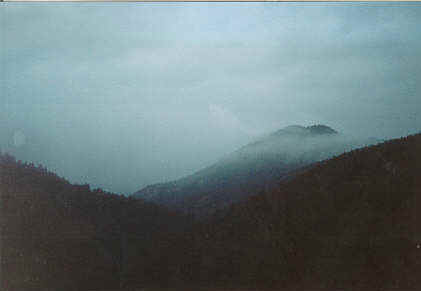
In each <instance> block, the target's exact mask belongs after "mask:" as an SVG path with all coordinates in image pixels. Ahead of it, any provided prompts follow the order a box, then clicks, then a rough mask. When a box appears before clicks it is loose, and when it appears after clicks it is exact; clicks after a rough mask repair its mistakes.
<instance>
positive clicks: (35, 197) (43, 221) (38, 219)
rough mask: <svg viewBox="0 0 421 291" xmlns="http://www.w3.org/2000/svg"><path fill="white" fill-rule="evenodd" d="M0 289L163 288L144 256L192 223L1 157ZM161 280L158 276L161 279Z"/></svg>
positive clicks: (159, 209)
mask: <svg viewBox="0 0 421 291" xmlns="http://www.w3.org/2000/svg"><path fill="white" fill-rule="evenodd" d="M0 207H1V208H0V230H1V237H0V239H1V242H0V248H1V249H0V254H1V269H0V271H1V282H0V289H1V290H5V291H21V290H32V291H41V290H64V291H75V290H108V289H110V288H111V289H117V288H119V287H120V286H122V285H141V286H142V285H144V284H150V282H151V281H154V282H156V274H154V270H153V269H151V265H153V264H152V262H150V261H149V259H148V257H147V256H145V255H143V253H144V252H146V253H150V252H159V250H160V248H161V245H162V244H165V241H162V240H161V239H160V235H162V234H164V233H166V232H172V231H177V230H180V229H181V228H182V227H184V226H185V225H186V220H185V219H184V218H182V217H180V216H178V215H175V214H174V213H172V212H169V211H168V210H166V209H163V208H161V207H159V206H157V205H154V204H152V203H148V202H145V201H144V200H141V199H139V200H137V199H132V198H125V197H123V196H119V195H115V194H112V193H107V192H104V191H102V190H101V189H96V190H90V188H89V185H72V184H70V183H69V182H67V181H66V180H65V179H63V178H61V177H58V176H57V175H55V174H54V173H52V172H50V171H48V170H47V169H46V168H44V167H42V166H35V165H34V164H32V163H23V162H21V161H16V160H15V158H14V157H13V156H10V155H8V154H1V153H0ZM154 276H155V277H154Z"/></svg>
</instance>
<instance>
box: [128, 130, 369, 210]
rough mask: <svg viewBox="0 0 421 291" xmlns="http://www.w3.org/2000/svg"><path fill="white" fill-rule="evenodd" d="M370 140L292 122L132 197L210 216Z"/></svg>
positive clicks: (148, 187)
mask: <svg viewBox="0 0 421 291" xmlns="http://www.w3.org/2000/svg"><path fill="white" fill-rule="evenodd" d="M371 142H373V141H371V140H364V141H362V140H358V139H355V138H350V137H347V136H345V135H343V134H339V133H338V132H336V131H335V130H333V129H332V128H330V127H328V126H326V125H313V126H308V127H304V126H299V125H292V126H288V127H285V128H283V129H280V130H278V131H276V132H274V133H272V134H270V135H267V136H265V137H263V138H261V139H260V140H258V141H255V142H253V143H250V144H248V145H246V146H244V147H242V148H240V149H239V150H237V151H235V152H233V153H231V154H229V155H227V156H225V157H223V158H222V159H221V160H219V161H218V162H216V163H215V164H213V165H211V166H210V167H207V168H205V169H202V170H200V171H198V172H196V173H194V174H193V175H191V176H188V177H185V178H182V179H179V180H176V181H172V182H168V183H160V184H155V185H151V186H147V187H146V188H144V189H142V190H140V191H138V192H136V193H134V194H133V197H136V198H143V199H146V200H148V201H151V202H155V203H158V204H160V205H165V206H166V207H169V208H171V209H175V210H179V211H182V212H184V213H189V214H193V215H195V216H199V217H206V216H210V215H212V214H214V213H217V212H218V211H219V210H221V209H226V207H228V206H229V205H231V204H232V203H235V202H238V201H241V200H243V199H245V198H246V197H248V196H250V195H252V194H255V193H256V192H259V191H263V190H264V188H267V187H272V186H274V185H276V183H277V181H278V180H279V179H280V178H281V177H287V176H288V177H289V176H291V173H292V172H293V171H295V170H297V169H300V168H301V167H304V166H307V165H309V164H311V163H314V162H317V161H321V160H324V159H327V158H330V157H332V156H334V155H337V154H341V153H343V152H344V151H349V150H351V149H352V148H356V147H361V146H363V145H367V144H369V143H371Z"/></svg>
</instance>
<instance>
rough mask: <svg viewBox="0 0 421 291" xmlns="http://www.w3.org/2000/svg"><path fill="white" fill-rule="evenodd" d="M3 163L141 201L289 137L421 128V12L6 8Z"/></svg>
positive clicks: (404, 8)
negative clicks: (147, 192)
mask: <svg viewBox="0 0 421 291" xmlns="http://www.w3.org/2000/svg"><path fill="white" fill-rule="evenodd" d="M0 8H1V9H0V21H1V23H0V37H1V39H0V49H1V51H0V61H1V65H0V70H1V71H0V81H1V83H0V86H1V87H0V148H1V149H2V150H3V151H8V152H10V153H12V154H14V155H16V157H17V158H18V159H22V160H25V161H33V162H35V163H42V164H44V165H45V166H47V167H48V168H49V169H51V170H53V171H55V172H57V173H58V174H59V175H60V176H64V177H65V178H67V179H69V180H70V181H71V182H80V183H85V182H86V183H90V184H91V185H92V186H93V187H102V188H104V189H106V190H110V191H114V192H118V193H131V192H134V191H136V190H139V189H140V188H142V187H143V186H145V185H147V184H151V183H155V182H161V181H166V180H171V179H175V178H178V177H181V176H184V175H186V174H189V173H192V172H193V171H195V170H198V169H200V168H203V167H205V166H207V165H209V164H211V163H212V162H214V161H215V160H217V159H218V158H219V157H221V156H222V155H224V154H227V153H229V152H231V151H233V150H235V149H237V148H239V147H240V146H242V145H244V144H245V143H247V142H249V141H250V140H253V139H255V138H256V137H258V136H260V135H262V134H265V133H268V132H270V131H272V130H277V129H279V128H281V127H284V126H287V125H290V124H302V125H309V124H313V123H324V124H327V125H329V126H331V127H333V128H334V129H336V130H338V131H341V132H343V133H345V134H352V135H363V136H373V137H378V138H392V137H398V136H403V135H407V134H410V133H415V132H418V131H420V129H421V118H420V115H421V4H419V3H415V4H405V3H387V4H381V3H380V4H361V3H345V4H338V3H336V4H335V3H303V4H299V3H218V4H213V3H174V4H170V3H149V4H148V3H32V4H29V3H1V4H0Z"/></svg>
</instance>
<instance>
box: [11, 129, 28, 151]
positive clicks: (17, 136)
mask: <svg viewBox="0 0 421 291" xmlns="http://www.w3.org/2000/svg"><path fill="white" fill-rule="evenodd" d="M25 143H26V137H25V134H23V132H22V131H20V130H18V131H15V133H14V134H13V144H14V145H15V147H21V146H23V145H24V144H25Z"/></svg>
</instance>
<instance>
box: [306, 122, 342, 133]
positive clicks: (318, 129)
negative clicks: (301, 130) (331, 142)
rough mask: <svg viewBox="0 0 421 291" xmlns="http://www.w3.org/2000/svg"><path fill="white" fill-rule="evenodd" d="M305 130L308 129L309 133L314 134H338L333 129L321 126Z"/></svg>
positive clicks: (316, 125)
mask: <svg viewBox="0 0 421 291" xmlns="http://www.w3.org/2000/svg"><path fill="white" fill-rule="evenodd" d="M306 128H307V129H309V130H310V132H311V133H316V134H335V133H338V132H337V131H336V130H334V129H333V128H331V127H329V126H327V125H323V124H315V125H311V126H307V127H306Z"/></svg>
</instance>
